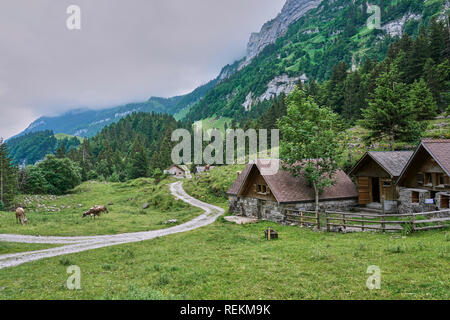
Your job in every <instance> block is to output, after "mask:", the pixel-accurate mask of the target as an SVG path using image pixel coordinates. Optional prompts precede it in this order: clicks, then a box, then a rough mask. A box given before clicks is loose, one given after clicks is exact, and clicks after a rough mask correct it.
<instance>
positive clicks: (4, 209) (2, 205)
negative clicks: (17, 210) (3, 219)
mask: <svg viewBox="0 0 450 320" xmlns="http://www.w3.org/2000/svg"><path fill="white" fill-rule="evenodd" d="M0 211H6V208H5V205H4V204H3V202H2V201H0Z"/></svg>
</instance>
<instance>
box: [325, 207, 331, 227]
mask: <svg viewBox="0 0 450 320" xmlns="http://www.w3.org/2000/svg"><path fill="white" fill-rule="evenodd" d="M325 219H326V221H327V232H330V222H329V220H328V211H327V210H325Z"/></svg>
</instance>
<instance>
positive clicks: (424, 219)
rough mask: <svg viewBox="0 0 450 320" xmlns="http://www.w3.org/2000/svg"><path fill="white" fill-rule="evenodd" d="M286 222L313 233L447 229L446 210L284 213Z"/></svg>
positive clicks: (449, 223)
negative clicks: (312, 227) (318, 231)
mask: <svg viewBox="0 0 450 320" xmlns="http://www.w3.org/2000/svg"><path fill="white" fill-rule="evenodd" d="M285 214H286V222H288V223H290V224H297V225H299V226H301V227H303V226H314V227H316V229H318V230H319V229H320V228H321V227H326V230H327V231H328V232H332V231H336V230H342V231H359V230H361V231H366V230H374V231H381V232H387V231H393V232H395V231H407V232H415V231H424V230H433V229H441V228H448V227H450V209H449V210H442V211H433V212H422V213H410V214H385V215H377V214H366V213H353V212H352V213H350V212H333V211H325V212H321V213H320V214H319V215H316V213H315V212H312V211H299V210H298V209H286V211H285Z"/></svg>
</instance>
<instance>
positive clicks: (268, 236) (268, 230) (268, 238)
mask: <svg viewBox="0 0 450 320" xmlns="http://www.w3.org/2000/svg"><path fill="white" fill-rule="evenodd" d="M267 240H270V227H269V229H267Z"/></svg>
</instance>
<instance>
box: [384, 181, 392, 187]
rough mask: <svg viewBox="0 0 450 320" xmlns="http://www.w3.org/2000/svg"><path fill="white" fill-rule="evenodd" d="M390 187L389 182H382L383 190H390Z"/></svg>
mask: <svg viewBox="0 0 450 320" xmlns="http://www.w3.org/2000/svg"><path fill="white" fill-rule="evenodd" d="M390 187H392V184H391V183H390V182H389V181H385V182H383V188H390Z"/></svg>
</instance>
